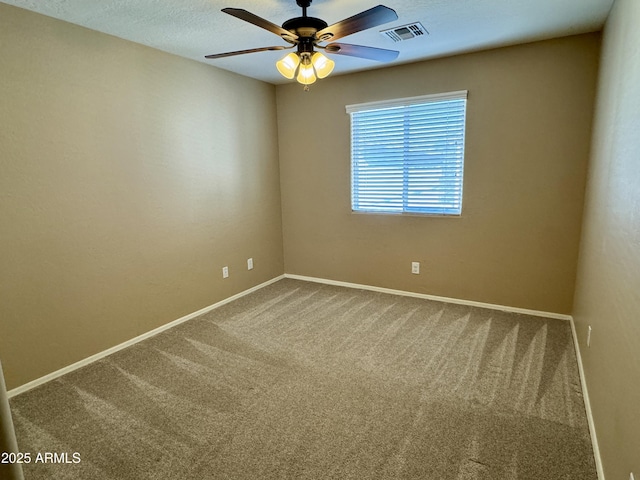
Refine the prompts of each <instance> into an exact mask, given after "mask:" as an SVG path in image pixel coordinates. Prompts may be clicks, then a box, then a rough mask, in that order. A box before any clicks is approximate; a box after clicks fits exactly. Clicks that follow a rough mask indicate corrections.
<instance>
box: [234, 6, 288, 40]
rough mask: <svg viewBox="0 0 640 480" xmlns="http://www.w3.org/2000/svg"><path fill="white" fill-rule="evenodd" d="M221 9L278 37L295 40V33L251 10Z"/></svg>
mask: <svg viewBox="0 0 640 480" xmlns="http://www.w3.org/2000/svg"><path fill="white" fill-rule="evenodd" d="M222 11H223V12H224V13H228V14H229V15H232V16H234V17H236V18H239V19H240V20H244V21H245V22H249V23H252V24H254V25H257V26H258V27H260V28H264V29H265V30H269V31H270V32H272V33H275V34H276V35H278V36H280V37H283V38H290V39H292V40H295V39H297V38H298V36H297V35H296V34H295V33H292V32H290V31H289V30H285V29H284V28H282V27H280V26H278V25H276V24H275V23H271V22H270V21H269V20H265V19H264V18H262V17H259V16H257V15H254V14H253V13H251V12H247V11H246V10H243V9H242V8H223V9H222Z"/></svg>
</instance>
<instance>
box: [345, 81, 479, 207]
mask: <svg viewBox="0 0 640 480" xmlns="http://www.w3.org/2000/svg"><path fill="white" fill-rule="evenodd" d="M467 96H468V91H467V90H461V91H456V92H448V93H439V94H432V95H421V96H417V97H408V98H399V99H392V100H383V101H378V102H368V103H360V104H355V105H347V106H346V111H347V113H348V114H349V115H350V117H351V210H352V212H353V213H375V214H395V215H420V216H447V217H451V216H453V217H459V216H460V215H461V214H462V196H463V195H462V194H463V183H464V182H463V180H464V147H465V130H466V110H467V109H466V103H467ZM450 100H461V101H462V102H461V103H460V104H458V106H457V108H458V110H456V111H454V113H453V114H452V116H451V119H452V120H451V122H452V123H451V129H450V130H447V135H448V138H447V142H448V143H449V145H450V146H445V145H443V144H442V143H440V144H437V145H436V150H437V152H436V153H435V154H433V153H432V156H431V157H428V156H425V155H427V154H426V153H424V154H421V153H419V154H418V155H416V153H415V152H416V151H420V149H419V148H418V149H416V145H417V144H416V143H411V142H415V141H416V138H421V139H423V141H424V139H429V136H430V135H431V137H430V138H431V139H433V138H434V136H435V132H434V131H433V130H431V129H430V131H429V132H427V133H425V134H424V135H422V136H419V137H416V136H410V135H407V134H402V133H400V134H398V133H397V132H398V131H399V130H400V128H402V129H404V132H405V133H407V131H408V128H409V126H410V122H409V121H408V120H407V118H409V117H411V116H412V115H413V118H412V119H411V120H412V121H413V122H414V125H415V122H416V121H417V122H419V120H416V118H417V117H416V116H415V110H416V109H415V108H414V109H412V108H410V107H411V106H415V105H431V106H434V104H437V103H441V104H442V105H443V106H447V105H446V104H445V103H443V102H447V101H450ZM451 105H453V104H451ZM460 105H461V106H462V119H461V120H460V110H459V108H460ZM427 108H428V107H427ZM385 110H387V111H388V112H386V113H387V114H390V115H393V116H395V117H394V118H395V119H394V120H393V121H394V125H395V133H396V135H395V137H396V139H395V140H394V141H393V142H390V143H387V144H384V147H383V148H381V149H380V150H378V151H374V149H375V148H376V147H375V144H372V142H371V141H369V142H368V143H367V142H366V141H365V140H364V137H360V138H358V139H356V138H355V137H354V135H357V133H356V130H359V129H360V125H361V123H360V122H361V121H362V118H360V119H358V118H356V119H355V121H354V115H356V117H357V114H358V113H361V112H377V111H380V112H384V111H385ZM412 112H413V113H412ZM384 115H385V113H381V117H382V116H384ZM400 115H402V118H404V120H398V117H400ZM362 117H364V116H362ZM377 120H378V121H379V119H377ZM354 123H357V124H358V126H357V127H356V126H354ZM371 126H372V127H373V128H377V129H378V130H377V132H376V133H378V134H380V133H382V132H383V129H382V127H380V125H379V124H378V125H376V124H375V123H372V124H371ZM414 128H416V127H414ZM423 131H424V130H423ZM381 142H383V140H381ZM372 145H374V146H372ZM385 148H386V149H388V150H389V151H390V152H391V151H393V153H394V154H393V155H390V156H389V157H386V156H385V155H384V149H385ZM398 148H402V152H401V153H400V152H398ZM412 151H413V152H414V153H411V152H412ZM422 151H423V152H426V151H427V147H425V146H423V147H422ZM432 151H433V149H432ZM367 155H369V157H367ZM374 155H375V156H377V159H376V160H373V161H372V158H374ZM380 155H383V156H380ZM438 157H441V163H438V162H439V160H438ZM434 159H436V162H434ZM374 166H375V168H376V169H377V171H378V172H392V173H390V174H389V178H388V179H387V178H384V177H383V180H384V181H387V180H388V181H389V183H388V184H384V185H383V186H380V182H379V181H377V182H376V180H378V179H379V178H380V177H379V173H372V172H373V170H374V168H373V167H374ZM409 167H411V168H413V169H419V170H420V172H421V173H418V174H413V175H412V174H410V173H408V172H409V170H408V169H409ZM360 169H362V171H363V172H364V173H363V174H362V175H360V176H359V177H358V178H356V176H357V173H356V172H357V171H360ZM367 169H368V170H367ZM400 171H402V173H400ZM374 178H375V180H373V179H374ZM434 179H436V180H435V181H437V182H438V183H437V189H440V190H441V189H442V188H444V189H446V194H442V195H440V196H439V197H434V196H433V194H434V191H435V190H436V187H432V186H430V185H434V183H433V182H434ZM394 180H395V182H394ZM367 182H368V183H367ZM376 184H377V185H376ZM420 187H422V188H420ZM374 190H375V191H374ZM361 191H364V192H366V193H360V192H361ZM372 192H373V193H372ZM386 192H392V193H388V194H387V193H386ZM433 198H440V200H431V199H433ZM444 198H447V199H448V200H447V201H444V200H442V199H444Z"/></svg>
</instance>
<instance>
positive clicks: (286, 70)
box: [276, 53, 300, 80]
mask: <svg viewBox="0 0 640 480" xmlns="http://www.w3.org/2000/svg"><path fill="white" fill-rule="evenodd" d="M298 65H300V57H299V56H298V54H297V53H290V54H289V55H287V56H285V57H284V58H282V59H281V60H278V61H277V62H276V68H277V69H278V71H279V72H280V75H282V76H283V77H284V78H288V79H289V80H292V79H293V77H295V76H296V69H297V68H298Z"/></svg>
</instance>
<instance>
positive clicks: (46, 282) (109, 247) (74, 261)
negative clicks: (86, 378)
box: [0, 4, 283, 388]
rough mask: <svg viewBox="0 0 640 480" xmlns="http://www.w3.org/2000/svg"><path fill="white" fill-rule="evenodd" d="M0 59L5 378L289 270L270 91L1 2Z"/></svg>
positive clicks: (21, 377) (31, 375)
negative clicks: (225, 269) (249, 265)
mask: <svg viewBox="0 0 640 480" xmlns="http://www.w3.org/2000/svg"><path fill="white" fill-rule="evenodd" d="M0 58H1V59H2V60H1V67H0V68H1V73H0V92H1V95H0V172H1V173H0V245H1V247H0V294H1V297H2V298H1V299H0V358H2V363H3V366H4V370H5V375H6V379H7V384H8V388H13V387H16V386H18V385H21V384H24V383H25V382H28V381H30V380H33V379H35V378H38V377H40V376H42V375H45V374H47V373H50V372H52V371H54V370H57V369H59V368H61V367H64V366H66V365H69V364H71V363H73V362H75V361H78V360H81V359H83V358H85V357H87V356H89V355H92V354H95V353H97V352H100V351H102V350H104V349H106V348H109V347H111V346H113V345H116V344H119V343H121V342H123V341H125V340H128V339H130V338H132V337H135V336H137V335H139V334H142V333H144V332H147V331H149V330H151V329H153V328H155V327H158V326H160V325H162V324H164V323H167V322H169V321H172V320H175V319H177V318H179V317H181V316H183V315H185V314H188V313H191V312H194V311H196V310H198V309H200V308H203V307H205V306H208V305H210V304H213V303H215V302H217V301H219V300H221V299H224V298H227V297H229V296H231V295H232V294H235V293H237V292H240V291H242V290H245V289H247V288H250V287H252V286H254V285H257V284H259V283H262V282H264V281H266V280H268V279H271V278H273V277H275V276H277V275H280V274H282V273H283V259H282V229H281V216H280V192H279V174H278V157H277V153H278V152H277V133H276V125H275V123H276V105H275V93H274V87H273V86H271V85H268V84H265V83H261V82H258V81H254V80H251V79H248V78H244V77H241V76H237V75H233V74H230V73H227V72H223V71H221V70H218V69H215V68H213V67H209V66H207V65H204V64H199V63H196V62H192V61H189V60H184V59H181V58H178V57H175V56H172V55H168V54H164V53H161V52H159V51H156V50H152V49H149V48H146V47H142V46H140V45H136V44H132V43H129V42H125V41H123V40H120V39H117V38H115V37H110V36H107V35H103V34H100V33H96V32H93V31H90V30H86V29H83V28H80V27H76V26H73V25H70V24H67V23H63V22H60V21H57V20H53V19H50V18H47V17H44V16H40V15H37V14H34V13H30V12H26V11H23V10H19V9H16V8H14V7H9V6H7V5H5V4H0ZM248 257H253V258H254V260H255V269H254V270H252V271H250V272H248V271H247V270H246V259H247V258H248ZM224 265H228V266H229V267H230V268H231V276H230V278H229V279H227V280H223V279H222V275H221V268H222V266H224Z"/></svg>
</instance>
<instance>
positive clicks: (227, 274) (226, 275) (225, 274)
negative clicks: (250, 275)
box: [222, 267, 229, 278]
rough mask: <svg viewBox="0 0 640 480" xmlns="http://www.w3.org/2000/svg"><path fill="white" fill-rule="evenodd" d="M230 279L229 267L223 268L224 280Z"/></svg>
mask: <svg viewBox="0 0 640 480" xmlns="http://www.w3.org/2000/svg"><path fill="white" fill-rule="evenodd" d="M228 277H229V267H222V278H228Z"/></svg>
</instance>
